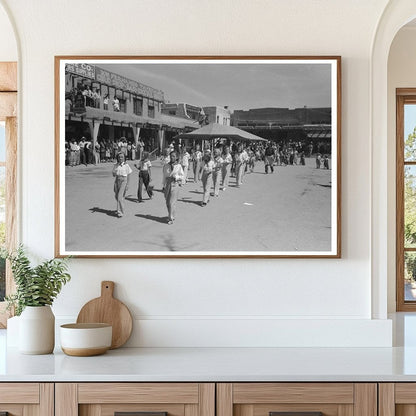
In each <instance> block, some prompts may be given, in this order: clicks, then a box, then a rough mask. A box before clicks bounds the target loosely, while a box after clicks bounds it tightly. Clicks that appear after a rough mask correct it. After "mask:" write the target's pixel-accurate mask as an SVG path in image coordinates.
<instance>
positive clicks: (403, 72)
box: [387, 26, 416, 312]
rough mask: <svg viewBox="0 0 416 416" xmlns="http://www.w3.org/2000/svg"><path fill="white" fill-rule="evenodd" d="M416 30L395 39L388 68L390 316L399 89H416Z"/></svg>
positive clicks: (393, 301)
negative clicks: (397, 91)
mask: <svg viewBox="0 0 416 416" xmlns="http://www.w3.org/2000/svg"><path fill="white" fill-rule="evenodd" d="M415 42H416V26H410V27H404V28H402V29H401V30H400V31H399V32H398V33H397V35H396V37H395V38H394V40H393V43H392V44H391V48H390V54H389V65H388V116H389V117H388V148H387V154H388V162H387V177H388V193H389V198H388V201H389V206H388V213H389V220H388V234H389V236H390V237H391V238H389V239H388V241H389V245H388V250H389V256H388V258H389V260H390V261H389V263H388V277H389V280H388V282H389V291H388V293H389V296H388V309H389V312H394V311H395V310H396V299H395V296H396V279H395V277H396V261H395V256H396V245H395V238H394V236H395V235H396V227H395V224H396V217H395V211H396V207H395V198H396V181H395V177H396V176H395V175H396V88H415V87H416V53H415V48H414V45H415Z"/></svg>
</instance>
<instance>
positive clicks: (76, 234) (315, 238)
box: [65, 158, 331, 254]
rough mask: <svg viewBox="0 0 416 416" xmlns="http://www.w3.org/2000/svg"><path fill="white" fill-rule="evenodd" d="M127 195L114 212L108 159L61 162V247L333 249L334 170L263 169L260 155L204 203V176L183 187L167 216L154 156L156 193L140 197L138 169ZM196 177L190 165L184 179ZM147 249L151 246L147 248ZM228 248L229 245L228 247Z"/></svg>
mask: <svg viewBox="0 0 416 416" xmlns="http://www.w3.org/2000/svg"><path fill="white" fill-rule="evenodd" d="M128 163H129V165H130V166H131V168H132V170H133V173H132V174H131V177H130V185H129V189H128V192H127V195H126V202H125V215H124V217H122V218H117V216H116V215H115V209H116V201H115V199H114V193H113V183H114V179H113V177H112V167H113V164H112V163H102V164H99V165H97V166H94V165H88V166H84V165H80V166H75V167H66V168H65V169H66V189H65V191H66V196H65V200H66V206H65V210H66V221H65V223H66V227H65V229H66V235H65V240H66V250H68V251H70V252H71V251H83V252H85V251H87V252H95V254H99V253H96V252H100V251H111V252H118V251H129V252H131V251H134V252H145V253H142V254H146V253H149V252H158V251H173V252H178V254H180V252H184V251H192V252H197V251H201V252H206V251H224V252H229V251H329V250H330V249H331V170H324V169H316V168H315V159H314V158H310V159H306V166H298V165H293V166H275V168H274V173H273V174H270V173H269V174H267V175H266V174H265V173H264V163H263V162H261V161H258V162H257V163H256V166H255V169H254V172H253V173H247V174H246V175H245V176H244V181H243V184H242V186H241V187H240V188H236V187H235V178H230V184H229V187H228V188H227V189H226V190H225V191H220V195H219V197H217V198H214V197H213V196H211V199H210V202H209V203H208V204H207V206H205V207H201V205H200V203H201V200H202V185H201V182H199V183H197V184H196V183H194V182H188V183H187V184H186V185H184V186H182V187H181V190H180V194H179V198H178V203H177V213H176V220H175V222H174V223H173V224H172V225H168V224H167V209H166V204H165V199H164V195H163V192H162V191H161V187H162V168H161V164H160V162H159V161H158V160H156V161H154V162H152V165H153V166H152V183H153V185H154V197H153V199H152V200H150V199H148V196H147V194H146V191H145V190H143V196H144V200H143V202H142V203H138V202H137V183H138V174H137V169H136V168H135V167H134V166H133V162H132V161H128ZM189 179H190V180H193V173H192V172H190V173H189V176H188V180H189ZM149 254H150V253H149ZM225 254H226V253H225Z"/></svg>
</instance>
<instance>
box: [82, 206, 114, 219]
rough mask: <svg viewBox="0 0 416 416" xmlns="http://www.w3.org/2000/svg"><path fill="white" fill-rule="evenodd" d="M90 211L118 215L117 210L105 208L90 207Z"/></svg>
mask: <svg viewBox="0 0 416 416" xmlns="http://www.w3.org/2000/svg"><path fill="white" fill-rule="evenodd" d="M89 211H91V212H93V213H95V212H99V213H100V214H106V215H108V216H109V217H117V212H116V211H114V210H111V209H103V208H98V207H94V208H90V209H89Z"/></svg>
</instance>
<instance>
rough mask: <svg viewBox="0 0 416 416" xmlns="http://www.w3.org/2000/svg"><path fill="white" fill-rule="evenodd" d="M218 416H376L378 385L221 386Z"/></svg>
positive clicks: (245, 384)
mask: <svg viewBox="0 0 416 416" xmlns="http://www.w3.org/2000/svg"><path fill="white" fill-rule="evenodd" d="M217 416H377V384H375V383H234V384H232V383H220V384H218V385H217Z"/></svg>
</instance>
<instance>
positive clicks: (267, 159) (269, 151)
mask: <svg viewBox="0 0 416 416" xmlns="http://www.w3.org/2000/svg"><path fill="white" fill-rule="evenodd" d="M273 163H274V151H273V147H272V146H271V143H269V144H268V145H267V147H266V150H265V151H264V171H265V172H266V174H267V173H269V167H270V170H271V172H272V173H273V172H274V169H273Z"/></svg>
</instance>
